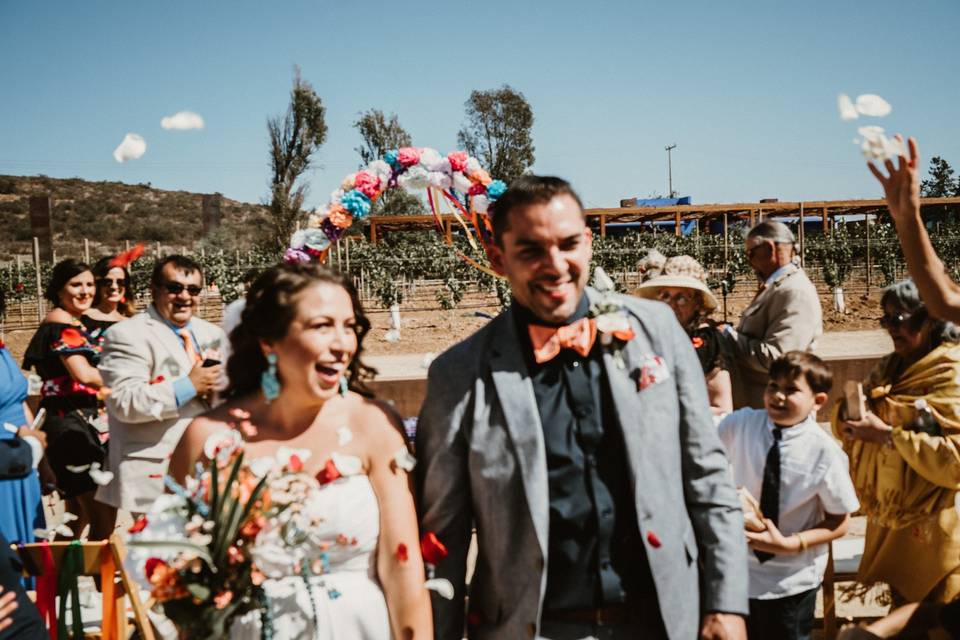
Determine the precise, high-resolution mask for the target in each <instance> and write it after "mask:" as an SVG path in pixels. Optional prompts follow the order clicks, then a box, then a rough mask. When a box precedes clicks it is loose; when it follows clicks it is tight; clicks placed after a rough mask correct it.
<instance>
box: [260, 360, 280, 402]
mask: <svg viewBox="0 0 960 640" xmlns="http://www.w3.org/2000/svg"><path fill="white" fill-rule="evenodd" d="M267 365H268V366H267V370H266V371H264V372H263V373H261V374H260V389H261V390H262V391H263V397H264V399H266V401H267V402H268V403H269V402H272V401H273V400H275V399H276V397H277V396H279V395H280V379H279V378H278V377H277V354H275V353H268V354H267Z"/></svg>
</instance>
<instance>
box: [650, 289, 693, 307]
mask: <svg viewBox="0 0 960 640" xmlns="http://www.w3.org/2000/svg"><path fill="white" fill-rule="evenodd" d="M657 300H659V301H660V302H666V303H667V304H670V303H671V302H673V303H674V304H676V305H677V306H678V307H685V306H687V305H688V304H690V303H691V302H693V296H690V295H687V294H685V293H678V294H677V295H675V296H671V295H670V292H669V291H661V292H660V293H658V294H657Z"/></svg>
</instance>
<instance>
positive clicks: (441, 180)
mask: <svg viewBox="0 0 960 640" xmlns="http://www.w3.org/2000/svg"><path fill="white" fill-rule="evenodd" d="M427 182H428V183H429V184H430V186H431V187H435V188H437V189H442V190H444V191H446V190H447V189H449V188H450V185H452V184H453V181H452V180H451V179H450V176H448V175H447V174H445V173H442V172H440V171H431V172H429V173H428V174H427Z"/></svg>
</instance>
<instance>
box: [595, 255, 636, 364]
mask: <svg viewBox="0 0 960 640" xmlns="http://www.w3.org/2000/svg"><path fill="white" fill-rule="evenodd" d="M593 288H594V289H596V290H597V292H598V293H599V294H600V299H599V300H597V301H596V302H595V303H594V304H593V305H591V306H590V317H591V318H593V321H594V323H595V324H596V326H597V333H598V334H599V335H600V344H601V345H603V347H604V348H605V349H608V350H610V351H611V352H612V353H613V358H614V361H615V362H616V363H617V367H619V368H621V369H623V368H624V366H625V365H624V362H623V357H622V356H621V351H622V350H623V347H624V345H625V344H626V343H627V342H629V341H630V340H633V337H634V335H636V334H634V332H633V327H631V326H630V316H628V315H627V310H626V309H625V308H624V306H623V304H622V303H621V302H620V301H619V300H618V299H617V297H616V296H615V295H614V294H615V293H616V287H615V286H614V284H613V280H611V279H610V276H608V275H607V274H606V272H605V271H604V270H603V269H602V268H601V267H597V268H596V269H595V270H594V272H593Z"/></svg>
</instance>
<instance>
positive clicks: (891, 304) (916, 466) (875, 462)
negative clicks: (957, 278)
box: [833, 280, 960, 604]
mask: <svg viewBox="0 0 960 640" xmlns="http://www.w3.org/2000/svg"><path fill="white" fill-rule="evenodd" d="M880 304H881V306H882V308H883V314H884V315H883V316H882V317H881V319H880V324H881V326H883V327H884V328H885V329H886V330H887V333H889V334H890V337H891V338H892V339H893V353H891V354H890V355H889V356H887V357H886V358H884V359H883V360H882V361H881V362H880V363H879V364H878V365H877V367H875V368H874V370H873V371H872V372H871V373H870V375H869V376H868V378H867V381H866V383H865V384H864V392H865V394H866V395H867V399H868V400H867V402H868V404H867V407H868V411H867V413H866V414H865V416H864V418H863V419H862V420H856V421H853V420H844V419H843V418H844V416H843V415H842V414H843V411H842V408H841V407H838V410H837V411H836V412H835V414H834V420H833V428H834V432H835V433H836V434H837V436H838V437H841V438H842V439H843V442H844V450H845V451H846V453H847V456H848V457H849V458H850V475H851V476H852V478H853V483H854V486H855V487H856V489H857V494H858V496H859V498H860V504H861V510H862V511H863V512H864V513H865V514H866V516H867V534H866V540H865V547H864V552H863V559H862V560H861V562H860V571H859V575H858V581H859V582H860V583H861V584H863V585H867V586H869V585H872V584H874V583H876V582H885V583H887V584H889V585H890V588H891V593H892V596H893V601H894V603H895V604H901V603H904V602H914V601H918V600H927V601H932V602H948V601H950V600H952V599H954V598H955V597H957V596H958V595H960V523H958V516H957V509H956V508H955V507H954V497H955V494H956V492H957V490H958V489H960V345H958V344H957V340H958V338H960V332H958V330H957V328H956V327H955V326H954V325H953V324H952V323H949V322H944V321H942V320H937V319H936V318H933V317H932V316H930V315H929V313H928V312H927V309H926V307H925V306H924V304H923V302H922V301H921V300H920V296H919V293H918V292H917V288H916V286H915V285H914V284H913V282H912V281H910V280H906V281H903V282H899V283H897V284H894V285H892V286H890V287H888V288H887V289H886V290H885V291H884V294H883V298H882V299H881V302H880Z"/></svg>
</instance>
